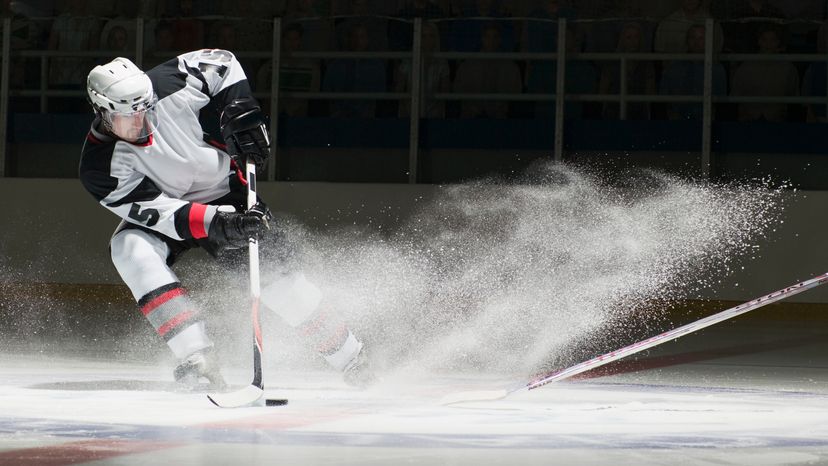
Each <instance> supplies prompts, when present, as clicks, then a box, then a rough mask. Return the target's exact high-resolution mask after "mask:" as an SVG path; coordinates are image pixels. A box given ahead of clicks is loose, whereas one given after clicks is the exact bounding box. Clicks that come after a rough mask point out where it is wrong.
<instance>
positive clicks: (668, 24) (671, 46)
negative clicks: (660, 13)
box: [653, 0, 724, 53]
mask: <svg viewBox="0 0 828 466" xmlns="http://www.w3.org/2000/svg"><path fill="white" fill-rule="evenodd" d="M709 17H710V15H709V14H708V11H707V8H705V6H704V2H703V0H681V7H680V8H679V9H678V10H676V11H674V12H673V13H672V14H670V15H669V16H667V17H666V18H664V19H663V20H661V22H659V23H658V26H657V27H656V31H655V41H654V44H653V47H654V49H655V51H656V52H662V53H681V52H684V51H685V46H686V42H685V39H686V37H687V30H688V29H690V27H691V26H693V25H697V24H702V25H703V24H704V21H705V20H706V19H707V18H709ZM714 27H715V29H714V31H713V33H714V36H713V50H715V51H721V50H722V44H723V41H724V34H723V32H722V26H721V25H720V24H718V23H716V25H715V26H714ZM702 52H704V49H702Z"/></svg>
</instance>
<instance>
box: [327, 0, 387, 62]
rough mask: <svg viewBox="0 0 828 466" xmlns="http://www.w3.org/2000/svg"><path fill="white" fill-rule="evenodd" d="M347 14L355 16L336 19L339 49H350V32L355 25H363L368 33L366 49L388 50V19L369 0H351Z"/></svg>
mask: <svg viewBox="0 0 828 466" xmlns="http://www.w3.org/2000/svg"><path fill="white" fill-rule="evenodd" d="M346 14H347V15H351V16H354V17H350V18H343V19H339V20H337V21H336V23H335V24H336V40H337V47H338V50H348V47H349V44H348V42H349V40H350V37H349V35H350V33H351V31H353V29H354V27H355V26H357V25H359V26H362V27H363V28H364V29H365V31H366V32H367V33H368V46H367V48H366V49H365V51H370V52H377V51H386V50H388V20H387V19H385V18H381V17H378V16H374V15H376V14H377V12H376V11H375V10H373V9H372V8H371V5H370V4H369V3H368V0H349V8H348V10H347V13H346Z"/></svg>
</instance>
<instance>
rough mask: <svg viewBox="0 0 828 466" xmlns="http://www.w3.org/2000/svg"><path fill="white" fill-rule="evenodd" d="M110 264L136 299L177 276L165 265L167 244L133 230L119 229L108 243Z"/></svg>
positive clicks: (176, 279) (175, 278)
mask: <svg viewBox="0 0 828 466" xmlns="http://www.w3.org/2000/svg"><path fill="white" fill-rule="evenodd" d="M109 248H110V255H111V257H112V263H113V264H114V265H115V268H116V269H117V270H118V273H119V274H120V275H121V279H123V281H124V283H126V285H127V286H128V287H129V289H130V291H132V294H133V296H134V297H135V299H136V301H137V300H138V299H140V298H141V297H142V296H144V295H146V294H147V293H149V292H150V291H152V290H155V289H157V288H160V287H161V286H164V285H166V284H169V283H174V282H177V281H178V278H177V277H176V276H175V274H174V273H173V272H172V270H171V269H170V268H169V266H168V265H167V255H168V254H169V247H168V246H167V245H166V243H164V241H163V240H161V239H160V238H158V237H155V236H153V235H151V234H149V233H147V232H145V231H142V230H137V229H126V230H121V231H119V232H118V233H116V234H115V236H113V237H112V240H111V241H110V244H109Z"/></svg>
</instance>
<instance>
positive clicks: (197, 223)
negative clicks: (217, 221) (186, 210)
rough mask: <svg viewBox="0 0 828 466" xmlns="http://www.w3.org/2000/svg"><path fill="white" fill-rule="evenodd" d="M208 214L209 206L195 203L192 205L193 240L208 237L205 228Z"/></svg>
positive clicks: (191, 227) (191, 225) (191, 228)
mask: <svg viewBox="0 0 828 466" xmlns="http://www.w3.org/2000/svg"><path fill="white" fill-rule="evenodd" d="M206 213H207V206H206V205H204V204H197V203H195V202H193V203H192V205H190V234H191V235H193V239H201V238H206V237H207V229H206V228H205V226H204V214H206Z"/></svg>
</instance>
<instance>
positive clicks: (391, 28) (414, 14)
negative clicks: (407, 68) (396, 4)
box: [388, 0, 446, 50]
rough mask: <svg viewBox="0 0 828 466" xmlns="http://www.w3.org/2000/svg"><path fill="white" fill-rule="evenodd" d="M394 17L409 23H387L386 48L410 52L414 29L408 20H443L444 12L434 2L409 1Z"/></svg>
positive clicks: (427, 0) (423, 0)
mask: <svg viewBox="0 0 828 466" xmlns="http://www.w3.org/2000/svg"><path fill="white" fill-rule="evenodd" d="M394 16H396V17H397V18H405V19H406V20H409V21H390V22H389V23H388V46H389V47H390V48H391V50H411V44H412V42H411V41H412V39H413V37H414V28H413V26H412V24H411V22H410V20H413V19H414V18H423V19H435V18H445V17H446V12H445V11H443V9H442V8H440V5H438V4H436V3H435V2H434V0H409V1H408V2H407V3H406V4H405V6H403V7H402V8H400V10H399V11H397V13H396V14H395V15H394Z"/></svg>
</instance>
